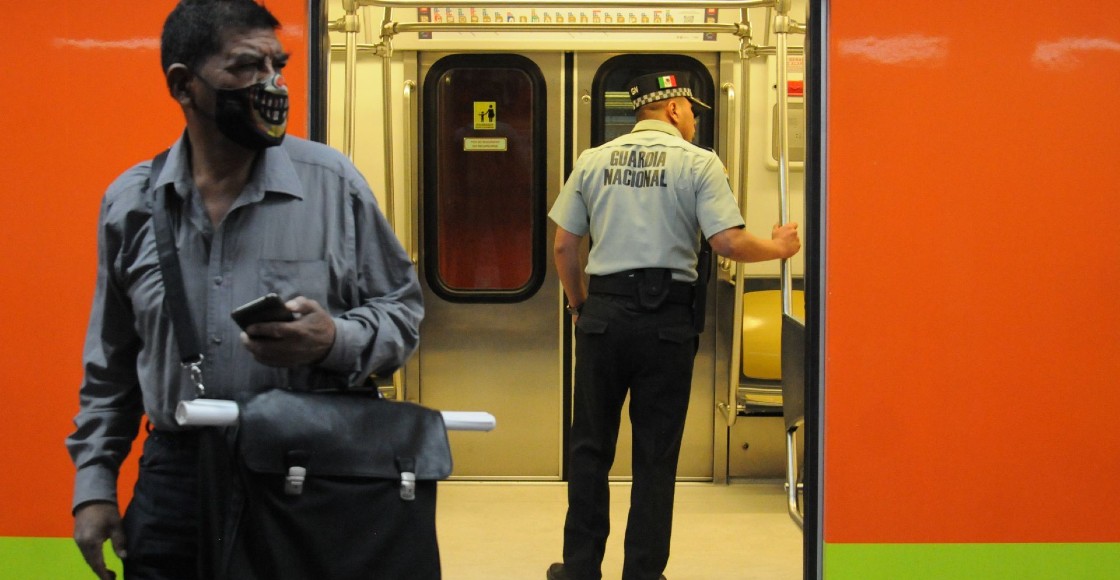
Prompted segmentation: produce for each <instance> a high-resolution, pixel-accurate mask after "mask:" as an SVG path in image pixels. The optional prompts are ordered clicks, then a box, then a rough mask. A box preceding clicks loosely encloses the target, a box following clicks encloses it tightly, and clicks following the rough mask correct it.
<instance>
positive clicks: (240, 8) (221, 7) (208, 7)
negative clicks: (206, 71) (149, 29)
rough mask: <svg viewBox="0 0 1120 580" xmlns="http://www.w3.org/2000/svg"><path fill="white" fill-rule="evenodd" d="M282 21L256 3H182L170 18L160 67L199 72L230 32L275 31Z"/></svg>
mask: <svg viewBox="0 0 1120 580" xmlns="http://www.w3.org/2000/svg"><path fill="white" fill-rule="evenodd" d="M279 27H280V21H279V20H277V19H276V17H275V16H273V15H272V13H271V12H269V11H268V9H267V8H265V7H264V6H262V5H260V4H258V3H257V2H256V1H255V0H180V2H179V5H178V6H176V7H175V9H174V10H172V11H171V14H169V15H167V20H165V21H164V23H163V35H162V36H161V37H160V54H159V59H160V65H161V66H162V67H163V71H164V72H167V69H168V67H170V66H171V65H173V64H175V63H182V64H185V65H187V67H188V68H190V69H191V70H195V69H197V67H198V66H199V65H201V64H202V62H203V61H204V60H206V59H207V58H209V57H211V56H213V55H215V54H217V53H218V51H219V50H221V48H222V40H223V39H222V34H223V33H224V32H226V31H228V30H242V31H246V30H260V29H264V28H267V29H270V30H276V29H277V28H279Z"/></svg>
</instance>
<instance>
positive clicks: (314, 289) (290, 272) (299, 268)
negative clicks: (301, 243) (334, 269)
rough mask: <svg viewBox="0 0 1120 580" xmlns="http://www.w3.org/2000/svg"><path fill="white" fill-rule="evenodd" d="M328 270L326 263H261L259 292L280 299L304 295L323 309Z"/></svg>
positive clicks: (281, 261)
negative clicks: (272, 294)
mask: <svg viewBox="0 0 1120 580" xmlns="http://www.w3.org/2000/svg"><path fill="white" fill-rule="evenodd" d="M329 285H330V268H329V266H328V264H327V261H326V260H261V261H260V286H261V287H260V293H261V294H267V293H269V292H275V293H277V294H279V295H280V297H281V298H283V299H284V300H291V299H292V298H295V297H297V296H304V297H307V298H310V299H312V300H315V301H317V302H318V303H319V304H320V305H322V306H323V307H324V308H326V307H327V297H328V292H327V289H328V287H329Z"/></svg>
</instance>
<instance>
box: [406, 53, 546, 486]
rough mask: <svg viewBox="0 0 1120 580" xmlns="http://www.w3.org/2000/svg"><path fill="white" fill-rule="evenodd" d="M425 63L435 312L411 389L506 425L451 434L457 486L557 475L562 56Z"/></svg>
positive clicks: (421, 198)
mask: <svg viewBox="0 0 1120 580" xmlns="http://www.w3.org/2000/svg"><path fill="white" fill-rule="evenodd" d="M417 66H418V75H417V76H418V79H419V85H420V86H419V94H420V95H421V99H422V103H423V106H422V108H421V111H422V113H421V116H420V122H421V126H422V136H423V137H422V141H421V143H422V145H421V160H420V169H421V171H420V173H421V175H422V178H421V188H420V192H419V194H418V199H417V200H416V201H417V203H418V206H419V210H420V211H419V213H420V216H421V223H420V231H421V233H420V236H419V248H418V249H419V252H420V254H419V259H418V264H417V267H418V269H419V275H420V279H421V281H422V284H423V288H424V299H425V307H426V310H427V313H426V316H425V321H424V323H423V327H422V328H421V332H422V333H423V337H424V339H423V341H421V345H420V348H419V350H418V352H417V354H416V356H415V357H414V360H413V362H412V363H411V364H413V365H415V366H416V369H415V377H416V379H415V383H416V384H415V385H410V386H409V389H410V391H411V392H412V393H413V396H416V397H417V398H418V400H419V401H420V402H421V403H423V404H425V405H428V406H430V407H433V408H437V409H480V410H486V411H488V412H490V413H492V414H494V416H495V417H496V418H497V421H498V428H497V429H495V430H494V431H493V432H490V433H484V434H483V433H451V435H450V436H451V438H452V445H453V447H454V449H455V474H456V477H463V478H472V479H480V478H481V479H486V478H510V479H523V480H525V479H545V480H547V479H559V478H560V477H561V473H562V472H561V464H562V435H563V423H564V421H563V417H564V413H563V404H562V403H563V388H562V387H563V371H562V365H563V361H562V340H561V339H562V333H563V324H564V318H563V316H562V314H563V310H562V308H561V307H560V304H561V303H560V291H559V283H558V281H557V277H556V274H555V267H554V266H553V263H552V257H551V251H550V246H549V245H550V241H551V238H552V235H553V232H554V230H553V228H552V226H551V224H550V222H549V221H548V219H547V217H546V213H547V210H548V207H550V205H551V204H552V201H553V200H554V199H555V197H556V193H557V192H558V191H559V183H560V180H561V177H560V170H561V168H560V164H561V156H560V151H561V149H562V148H561V147H560V146H559V144H560V142H561V141H560V140H561V139H562V138H563V134H564V132H563V130H562V128H561V120H562V119H563V110H564V109H563V105H562V87H563V70H564V69H563V56H562V55H561V54H531V55H513V54H504V55H496V54H438V53H419V54H418V62H417Z"/></svg>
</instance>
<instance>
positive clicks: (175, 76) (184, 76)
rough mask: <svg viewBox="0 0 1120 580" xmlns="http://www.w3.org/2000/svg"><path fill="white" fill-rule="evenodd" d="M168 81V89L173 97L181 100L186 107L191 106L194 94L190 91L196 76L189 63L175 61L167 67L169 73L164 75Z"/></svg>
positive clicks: (181, 103)
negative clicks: (188, 65) (192, 80)
mask: <svg viewBox="0 0 1120 580" xmlns="http://www.w3.org/2000/svg"><path fill="white" fill-rule="evenodd" d="M164 77H165V80H166V81H167V91H168V92H169V93H171V98H173V99H175V100H176V101H178V102H179V104H180V105H182V106H184V107H189V106H191V103H192V102H193V98H194V97H193V96H192V95H191V91H190V86H189V85H190V82H191V79H193V78H194V73H192V72H191V70H190V69H189V68H187V65H185V64H182V63H175V64H173V65H171V66H169V67H167V73H165V75H164Z"/></svg>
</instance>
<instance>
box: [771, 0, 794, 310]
mask: <svg viewBox="0 0 1120 580" xmlns="http://www.w3.org/2000/svg"><path fill="white" fill-rule="evenodd" d="M788 10H789V3H788V1H787V2H781V3H780V5H779V7H778V15H777V16H775V26H774V28H775V32H776V33H777V34H776V35H775V37H776V45H777V60H778V62H777V63H775V64H776V66H777V70H778V87H777V89H778V95H777V101H778V181H779V185H780V188H781V194H780V195H781V199H780V201H779V204H778V206H779V214H780V215H779V220H780V222H779V223H782V224H785V223H789V71H788V70H787V68H788V66H789V48H788V42H789V39H788V33H789V29H790V19H789V15H788ZM790 260H791V258H785V259H783V260H782V262H781V277H782V279H781V289H782V314H783V315H785V316H790V317H793V275H792V273H791V271H790V270H791V267H790V266H791V264H790Z"/></svg>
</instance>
